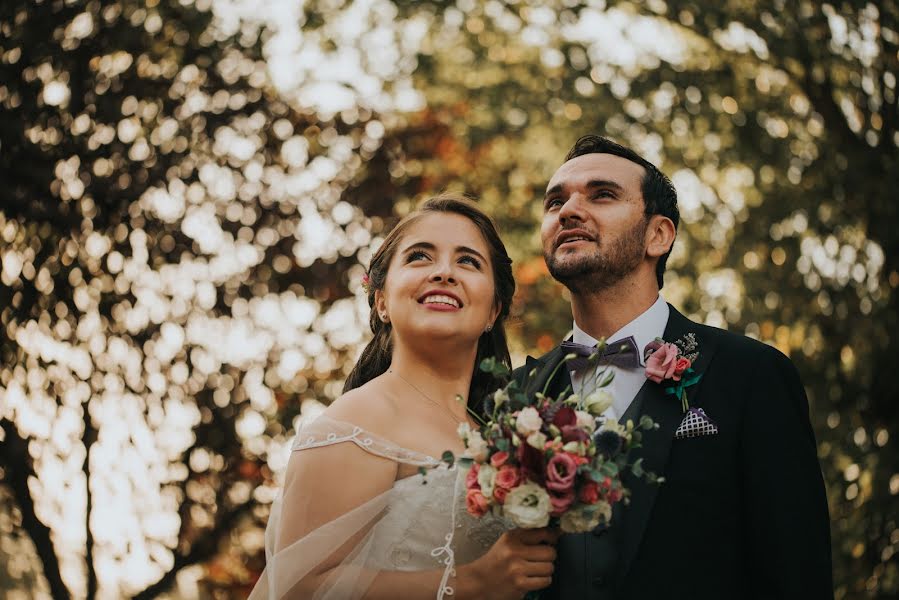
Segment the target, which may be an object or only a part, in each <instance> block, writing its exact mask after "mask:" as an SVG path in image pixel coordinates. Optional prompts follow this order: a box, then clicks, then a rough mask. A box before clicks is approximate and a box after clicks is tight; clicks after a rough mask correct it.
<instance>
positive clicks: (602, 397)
mask: <svg viewBox="0 0 899 600" xmlns="http://www.w3.org/2000/svg"><path fill="white" fill-rule="evenodd" d="M610 406H612V394H610V393H609V392H607V391H605V390H596V391H595V392H592V393H590V394H588V395H587V397H586V398H584V408H586V409H587V412H589V413H590V414H591V415H596V416H597V417H598V416H599V415H601V414H602V413H604V412H606V411H607V410H608V409H609V407H610Z"/></svg>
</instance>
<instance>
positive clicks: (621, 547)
mask: <svg viewBox="0 0 899 600" xmlns="http://www.w3.org/2000/svg"><path fill="white" fill-rule="evenodd" d="M691 332H692V333H694V334H695V335H696V340H697V341H698V343H699V345H698V349H697V350H698V352H699V356H698V358H697V359H696V361H695V364H694V365H693V368H694V370H695V371H696V372H697V373H701V374H702V379H701V380H700V381H699V383H697V384H696V385H694V386H692V387H690V388H688V396H689V402H690V406H692V407H700V408H702V409H704V410H705V412H706V414H707V415H708V416H709V418H711V419H712V420H713V421H714V422H715V424H716V425H717V426H718V434H717V435H709V436H703V437H695V438H686V439H675V431H676V430H677V427H678V425H680V422H681V420H682V418H683V416H684V415H683V412H682V408H681V402H680V400H679V399H677V398H675V397H674V396H673V395H670V394H666V393H665V391H664V387H665V386H664V384H656V383H653V382H651V381H649V380H647V381H646V383H645V384H644V385H643V387H642V388H641V390H640V392H639V393H638V394H637V397H636V398H635V399H634V403H635V405H636V406H638V407H639V409H638V410H639V412H638V413H637V414H645V415H649V416H650V417H652V419H653V420H654V421H655V422H656V423H658V424H659V426H660V427H659V429H657V430H654V431H650V432H646V433H645V434H644V438H643V445H642V447H641V448H639V449H638V450H636V451H635V454H636V456H634V458H637V457H642V458H643V466H644V467H645V468H646V469H648V470H650V471H653V472H655V473H657V474H659V475H662V476H664V478H665V481H664V482H663V483H661V484H649V483H647V482H645V481H642V480H641V481H637V480H635V478H633V477H631V478H629V479H627V480H626V485H627V486H628V487H629V488H630V489H631V491H632V497H631V502H630V504H629V505H628V506H623V505H619V506H618V507H616V510H615V514H614V516H613V518H612V526H611V527H610V528H600V529H598V530H597V531H595V532H593V533H587V534H578V535H563V536H562V538H561V539H560V540H559V543H558V546H557V548H558V551H559V554H558V559H557V561H556V570H555V573H554V574H553V585H552V586H551V587H550V588H549V589H548V590H545V591H544V592H543V598H547V599H550V598H553V599H554V598H559V599H565V600H568V599H581V598H584V599H586V598H590V599H596V600H604V599H606V598H609V599H615V600H624V599H628V600H630V599H640V600H643V599H646V600H650V599H656V598H664V599H666V600H677V599H684V600H687V599H689V600H697V599H703V598H708V599H715V600H721V599H730V598H741V599H742V598H746V599H750V598H751V599H762V598H789V599H791V600H792V599H822V598H827V599H831V598H833V587H832V577H831V552H830V528H829V518H828V512H827V500H826V497H825V493H824V482H823V479H822V476H821V470H820V467H819V465H818V460H817V454H816V446H815V438H814V434H813V433H812V428H811V424H810V422H809V417H808V402H807V400H806V396H805V391H804V389H803V387H802V383H801V382H800V380H799V376H798V374H797V372H796V369H795V368H794V366H793V364H792V363H791V362H790V360H789V359H788V358H787V357H785V356H784V355H783V354H781V353H780V352H778V351H777V350H776V349H774V348H772V347H770V346H767V345H765V344H762V343H760V342H757V341H755V340H752V339H749V338H746V337H743V336H740V335H735V334H733V333H729V332H727V331H723V330H721V329H716V328H714V327H707V326H705V325H701V324H698V323H694V322H693V321H690V320H689V319H687V318H686V317H684V316H683V315H681V314H680V313H679V312H677V311H676V310H674V308H671V313H670V316H669V319H668V325H667V327H666V328H665V334H664V339H665V340H666V341H669V342H673V341H675V340H677V339H680V338H681V337H682V336H684V335H685V334H687V333H691ZM562 357H563V353H562V351H561V349H560V348H559V347H556V348H555V349H553V350H552V351H550V352H548V353H547V354H545V355H544V356H542V357H540V358H538V359H533V358H531V357H528V360H527V363H526V364H525V366H524V367H521V368H519V369H517V370H516V371H515V375H514V376H515V378H516V379H517V380H518V381H519V382H520V383H523V384H525V385H526V386H527V388H528V389H529V390H542V389H543V387H544V385H545V383H546V381H547V379H548V378H549V376H550V374H551V372H552V371H553V369H555V367H556V366H557V365H558V364H559V362H560V361H561V360H562ZM532 371H535V372H536V373H535V375H534V376H531V377H530V378H528V374H529V373H531V372H532ZM528 379H529V381H528V382H527V383H525V381H526V380H528ZM570 383H571V381H570V377H569V375H568V372H567V369H565V368H561V369H559V371H558V373H557V375H556V377H554V380H553V381H551V382H550V384H549V388H548V390H549V393H550V395H551V396H555V395H557V394H559V393H560V392H561V391H562V390H564V389H565V388H566V387H567V386H569V385H570ZM629 412H631V411H629ZM629 416H630V415H629ZM635 416H636V415H635ZM635 420H636V419H635Z"/></svg>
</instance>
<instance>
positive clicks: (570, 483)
mask: <svg viewBox="0 0 899 600" xmlns="http://www.w3.org/2000/svg"><path fill="white" fill-rule="evenodd" d="M576 475H577V464H576V463H575V462H574V459H573V458H571V455H570V454H568V453H567V452H560V453H559V454H555V455H553V457H552V458H551V459H549V462H548V463H547V464H546V488H547V489H549V490H552V491H554V492H560V493H562V492H569V491H571V489H572V488H573V487H574V478H575V476H576Z"/></svg>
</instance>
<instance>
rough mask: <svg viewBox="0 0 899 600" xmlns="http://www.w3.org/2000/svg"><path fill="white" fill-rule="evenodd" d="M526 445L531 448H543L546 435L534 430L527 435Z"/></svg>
mask: <svg viewBox="0 0 899 600" xmlns="http://www.w3.org/2000/svg"><path fill="white" fill-rule="evenodd" d="M527 441H528V446H531V447H532V448H536V449H537V450H543V449H544V447H545V446H546V435H545V434H543V433H541V432H539V431H535V432H534V433H532V434H531V435H529V436H528V440H527Z"/></svg>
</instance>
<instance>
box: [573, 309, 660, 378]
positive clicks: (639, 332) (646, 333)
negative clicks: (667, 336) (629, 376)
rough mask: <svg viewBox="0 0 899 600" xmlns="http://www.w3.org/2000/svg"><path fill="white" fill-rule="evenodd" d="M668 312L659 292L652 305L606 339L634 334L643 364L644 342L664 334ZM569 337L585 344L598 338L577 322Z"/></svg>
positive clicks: (616, 338)
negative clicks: (585, 330) (584, 329)
mask: <svg viewBox="0 0 899 600" xmlns="http://www.w3.org/2000/svg"><path fill="white" fill-rule="evenodd" d="M669 312H670V309H669V307H668V303H667V302H665V299H664V298H662V296H661V294H660V295H659V297H658V298H657V299H656V301H655V302H654V303H653V304H652V306H650V307H649V308H647V309H646V310H645V311H643V313H641V314H640V316H638V317H637V318H636V319H634V320H633V321H631V322H630V323H628V324H627V325H625V326H624V327H622V328H621V329H619V330H618V331H616V332H615V333H613V334H612V335H610V336H609V338H608V341H611V342H614V341H617V340H620V339H622V338H626V337H628V336H634V341H635V342H637V349H638V351H639V354H640V356H639V357H638V358H639V359H640V365H641V366H645V365H644V364H643V349H644V348H645V347H646V344H648V343H649V342H651V341H653V340H654V339H656V338H660V337H662V335H664V333H665V325H667V324H668V314H669ZM571 339H572V341H574V342H577V343H578V344H584V345H587V346H595V345H596V344H597V343H598V340H596V339H594V338H592V337H591V336H590V335H589V334H587V333H584V331H583V330H582V329H581V328H580V327H578V325H577V323H575V324H574V328H573V330H572V334H571Z"/></svg>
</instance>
